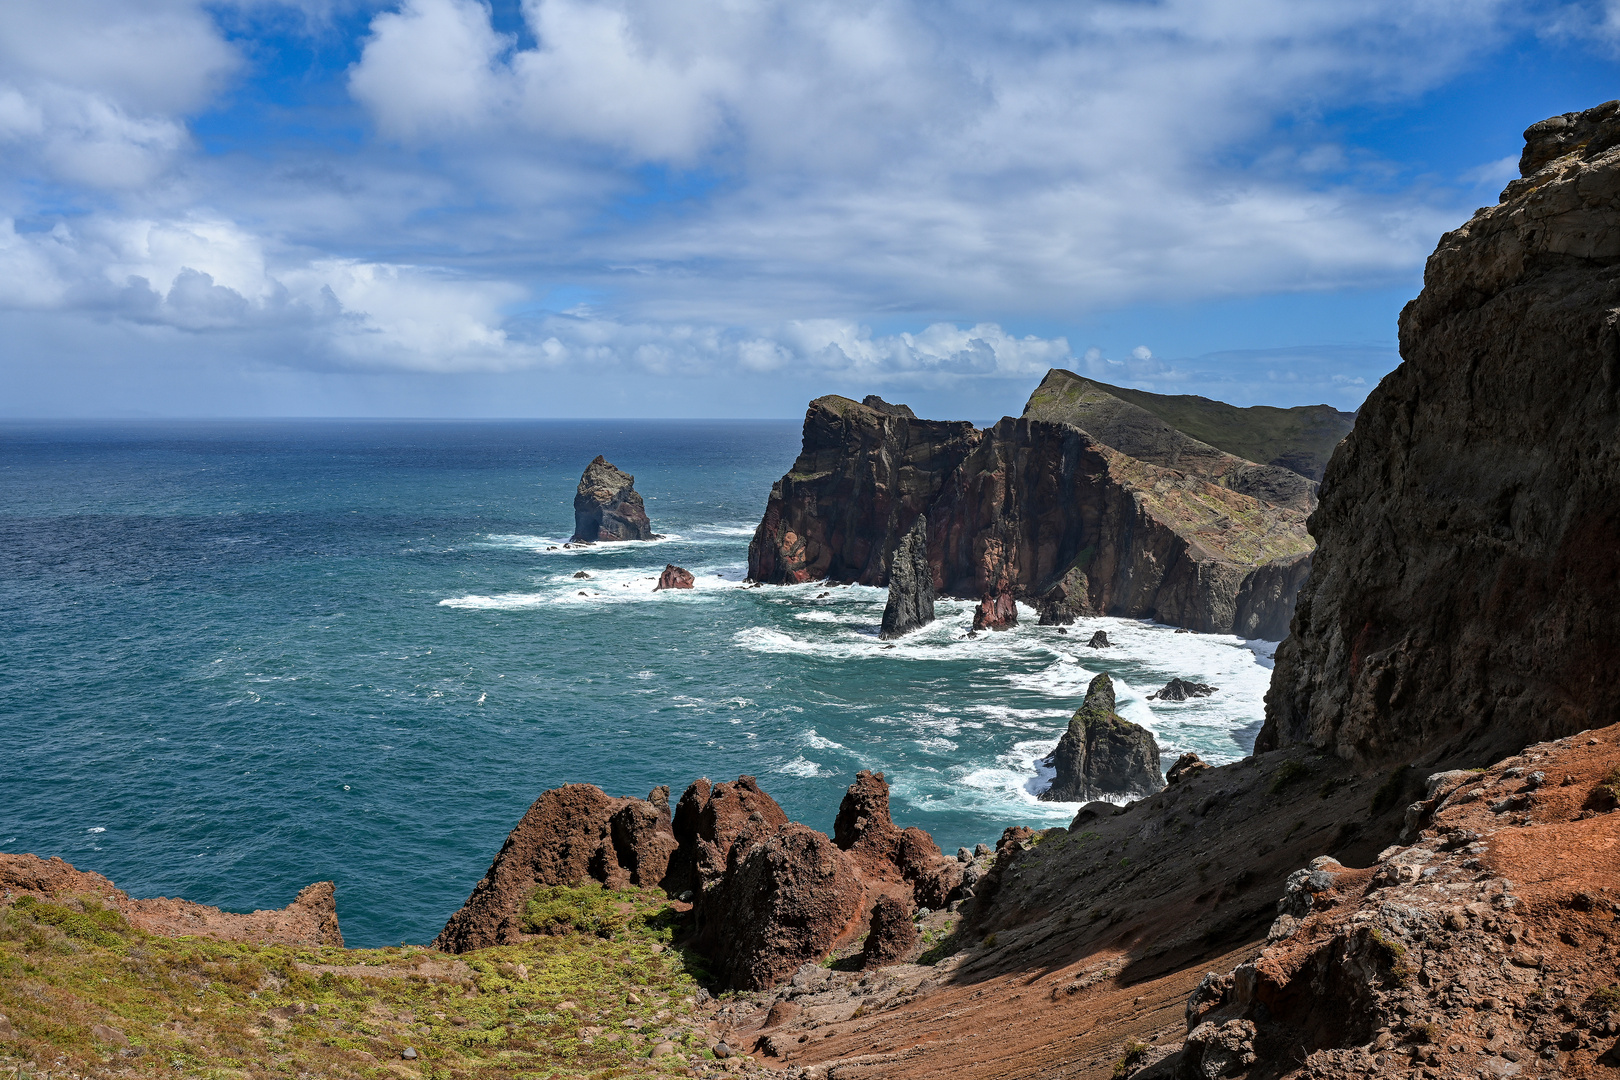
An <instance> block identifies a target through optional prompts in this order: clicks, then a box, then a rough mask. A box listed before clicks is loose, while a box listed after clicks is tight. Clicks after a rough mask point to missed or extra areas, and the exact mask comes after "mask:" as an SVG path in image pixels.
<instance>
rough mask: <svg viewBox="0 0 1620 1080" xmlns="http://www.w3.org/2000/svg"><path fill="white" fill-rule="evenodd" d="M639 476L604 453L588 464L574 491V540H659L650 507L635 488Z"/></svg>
mask: <svg viewBox="0 0 1620 1080" xmlns="http://www.w3.org/2000/svg"><path fill="white" fill-rule="evenodd" d="M635 483H636V478H635V477H633V476H631V475H630V474H629V473H626V472H622V471H620V470H619V469H618V468H616V467H615V466H613V465H611V464H609V463H608V461H607V459H605V458H604V457H602V455H601V454H598V455H596V458H595V459H594V460H593V461H592V462H591V463H590V464H589V465H587V466H585V473H584V475H583V476H581V477H580V478H579V490H578V491H576V492H575V493H574V535H573V536H572V537H571V538H570V539H571V540H572V542H573V543H576V544H578V543H586V544H594V543H597V542H599V541H618V540H656V539H658V534H657V533H655V532H653V531H652V524H651V523H650V522H649V521H648V520H647V509H646V507H645V506H644V505H643V503H642V501H641V495H640V494H639V493H638V492H637V491H636V488H635Z"/></svg>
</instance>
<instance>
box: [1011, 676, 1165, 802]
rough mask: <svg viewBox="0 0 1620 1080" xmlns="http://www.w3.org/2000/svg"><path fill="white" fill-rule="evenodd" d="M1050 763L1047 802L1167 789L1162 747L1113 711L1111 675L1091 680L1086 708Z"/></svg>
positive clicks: (1043, 796)
mask: <svg viewBox="0 0 1620 1080" xmlns="http://www.w3.org/2000/svg"><path fill="white" fill-rule="evenodd" d="M1047 761H1048V763H1049V764H1050V765H1051V766H1052V767H1053V768H1055V769H1056V770H1057V776H1056V777H1054V778H1053V780H1052V786H1051V787H1049V788H1047V789H1046V790H1045V791H1043V792H1041V794H1040V798H1041V799H1043V800H1045V801H1047V802H1089V801H1091V800H1093V799H1102V798H1106V797H1109V796H1114V797H1118V796H1136V797H1141V796H1144V795H1151V794H1153V793H1154V792H1155V791H1158V790H1159V789H1161V788H1163V787H1164V777H1163V775H1162V774H1161V773H1160V772H1159V744H1158V743H1157V742H1156V741H1154V738H1153V733H1152V732H1151V731H1149V730H1148V729H1147V728H1145V727H1142V726H1141V725H1139V724H1133V723H1131V722H1130V721H1129V720H1126V719H1125V718H1124V717H1122V716H1120V715H1119V714H1118V713H1116V712H1115V711H1114V681H1113V680H1112V679H1110V678H1109V677H1108V676H1107V675H1106V674H1105V675H1098V676H1097V677H1096V678H1095V679H1092V680H1091V685H1090V686H1089V687H1087V688H1086V700H1085V703H1084V704H1082V705H1081V706H1080V708H1078V709H1076V710H1075V714H1074V718H1073V719H1071V720H1070V721H1069V730H1067V731H1065V732H1064V733H1063V736H1062V738H1060V739H1058V744H1057V749H1056V750H1054V751H1052V755H1051V757H1049V758H1048V759H1047Z"/></svg>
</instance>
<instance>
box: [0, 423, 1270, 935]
mask: <svg viewBox="0 0 1620 1080" xmlns="http://www.w3.org/2000/svg"><path fill="white" fill-rule="evenodd" d="M798 443H799V424H798V423H797V422H683V423H659V422H645V421H638V422H608V421H589V422H587V421H580V422H522V423H517V422H514V423H493V422H480V423H429V422H332V421H319V422H314V421H312V422H297V421H288V422H273V423H270V422H266V423H259V422H232V423H171V422H164V423H158V422H151V423H104V424H65V423H64V424H19V423H11V424H5V425H0V627H3V630H0V850H4V851H13V852H15V851H31V852H34V853H36V854H39V855H60V856H62V857H63V858H66V859H67V860H69V861H70V862H72V863H74V864H75V865H77V866H79V867H80V868H82V869H88V870H95V871H99V872H101V873H104V874H106V875H108V876H109V877H111V878H113V880H114V881H116V882H117V883H118V884H119V885H120V886H121V887H123V888H125V889H126V890H128V891H129V892H131V893H132V894H134V895H137V896H155V895H170V896H185V897H186V898H188V899H192V900H197V901H201V902H204V903H209V904H216V905H220V906H222V907H225V908H228V909H233V910H250V909H253V908H258V907H279V906H281V905H283V904H285V903H287V902H288V901H289V900H290V899H291V898H292V895H293V893H294V892H295V891H296V890H297V889H299V888H300V887H302V886H303V885H306V884H308V883H309V882H311V881H315V880H319V879H324V878H330V879H333V880H335V881H336V882H337V884H338V911H339V917H340V920H341V922H342V926H343V930H344V934H345V936H346V938H347V939H348V941H349V942H350V944H353V945H361V946H366V945H381V944H393V943H397V942H400V941H411V942H425V941H427V940H428V939H429V938H431V937H432V936H433V935H434V934H435V933H437V931H438V929H439V928H440V926H442V925H443V923H444V920H445V918H446V917H447V916H448V915H449V914H450V913H451V912H452V911H453V910H455V908H456V907H457V906H458V905H459V904H460V903H461V902H462V900H463V899H465V897H466V895H467V893H468V891H469V890H470V889H471V887H472V885H473V884H474V883H475V882H476V881H477V880H478V878H479V877H480V875H481V874H482V873H483V871H484V869H485V868H486V867H487V866H488V864H489V860H490V858H491V857H492V856H493V854H494V853H495V851H496V850H497V849H498V848H499V847H500V844H501V841H502V839H503V838H504V837H505V835H506V833H507V831H508V830H509V829H510V828H511V827H512V825H513V824H515V823H516V821H517V819H518V818H519V817H520V816H521V815H522V813H523V811H524V810H525V808H527V806H528V804H529V803H530V802H531V801H532V800H533V799H534V798H535V796H536V795H538V794H539V793H540V792H541V791H542V790H544V789H546V788H548V787H553V786H556V785H558V784H562V783H567V782H570V781H587V782H591V783H595V784H599V785H601V786H602V787H604V788H605V789H607V790H608V791H609V792H611V793H614V794H636V795H643V794H645V793H646V792H647V791H648V790H649V789H650V788H652V787H653V786H654V785H657V784H668V785H670V787H671V788H672V790H673V791H674V792H676V793H677V794H678V793H679V791H680V790H681V789H682V788H683V787H684V786H685V785H686V784H687V783H689V782H690V781H691V780H692V779H694V778H696V777H697V776H700V775H703V776H709V777H711V778H714V779H729V778H732V777H735V776H737V775H738V774H740V773H751V774H754V775H756V776H757V777H758V778H759V780H760V783H761V785H762V786H763V787H764V788H765V789H766V790H767V791H769V792H770V793H771V794H772V795H773V796H775V797H776V799H777V800H778V801H779V802H781V803H782V805H783V806H784V808H785V809H786V810H787V811H788V813H789V814H790V815H792V816H793V817H794V818H796V819H799V820H803V821H805V822H807V823H809V824H811V825H814V826H816V827H818V828H822V829H830V828H831V824H832V818H833V814H834V812H835V811H836V809H837V806H838V800H839V797H840V796H841V795H842V792H843V789H844V787H845V786H846V785H847V784H848V783H849V782H850V779H851V777H852V776H853V774H854V773H855V771H856V770H857V769H860V768H873V769H881V770H884V771H886V772H887V773H888V775H889V778H890V780H891V782H892V783H893V789H894V812H895V817H896V819H897V821H898V822H899V823H900V824H901V825H902V826H904V825H920V826H922V827H923V828H925V829H928V830H929V831H930V832H932V833H933V834H934V836H935V838H936V839H937V840H938V841H939V842H940V844H941V846H942V847H944V848H945V849H946V850H947V851H954V850H955V848H956V847H957V846H958V845H961V844H968V845H971V844H974V843H977V842H979V841H988V840H993V839H994V838H995V837H996V836H998V835H999V834H1000V832H1001V830H1002V829H1003V828H1005V827H1006V826H1008V825H1012V824H1031V825H1049V824H1060V823H1064V822H1066V821H1067V820H1068V818H1069V817H1070V816H1072V814H1073V811H1074V807H1072V806H1063V805H1051V804H1043V803H1039V802H1037V801H1036V800H1035V799H1034V797H1033V794H1032V793H1031V791H1032V788H1034V787H1035V786H1037V785H1038V783H1039V781H1038V778H1037V771H1038V769H1037V765H1036V761H1037V759H1038V758H1039V757H1040V756H1042V755H1044V754H1045V753H1046V752H1047V751H1049V750H1050V749H1051V747H1052V746H1053V745H1054V744H1055V742H1056V738H1057V735H1058V734H1059V733H1060V732H1061V730H1062V728H1063V726H1064V725H1065V723H1066V722H1067V719H1068V716H1069V714H1070V713H1071V712H1072V711H1073V709H1074V708H1075V706H1076V705H1077V704H1078V701H1079V699H1080V697H1081V696H1082V695H1083V694H1084V691H1085V686H1086V683H1087V682H1088V681H1089V679H1090V678H1091V676H1092V675H1093V674H1095V673H1097V672H1100V671H1108V672H1110V673H1112V674H1114V675H1115V677H1116V679H1118V680H1119V681H1120V682H1121V684H1122V685H1121V691H1122V705H1121V711H1122V712H1123V713H1124V714H1125V715H1126V716H1127V717H1129V718H1131V719H1133V720H1136V721H1137V722H1139V723H1144V724H1147V725H1148V726H1149V727H1151V728H1152V729H1153V730H1154V731H1155V732H1156V733H1157V735H1158V737H1159V740H1160V743H1161V745H1162V747H1163V749H1164V751H1165V754H1166V756H1167V759H1172V760H1173V757H1174V755H1175V754H1177V753H1179V752H1181V751H1182V750H1185V749H1189V748H1192V749H1197V750H1198V751H1199V752H1200V753H1201V754H1203V755H1204V756H1205V757H1206V759H1209V760H1212V761H1217V762H1219V761H1229V760H1232V759H1234V758H1236V757H1239V756H1242V755H1243V754H1244V753H1246V752H1247V751H1248V748H1249V746H1250V745H1252V742H1253V738H1254V733H1255V731H1256V730H1257V729H1258V724H1259V720H1260V718H1261V715H1262V704H1261V702H1262V697H1263V695H1264V692H1265V687H1266V683H1267V681H1268V679H1269V677H1270V670H1269V668H1270V661H1269V654H1270V647H1269V646H1268V645H1267V644H1265V643H1260V642H1250V643H1245V642H1242V641H1240V640H1239V639H1236V638H1230V637H1218V636H1208V635H1196V634H1176V633H1174V632H1173V631H1172V630H1171V629H1170V628H1168V627H1161V626H1154V625H1151V624H1147V623H1141V622H1136V621H1131V620H1118V619H1096V620H1089V621H1086V622H1084V623H1082V624H1081V625H1080V626H1077V627H1073V628H1071V630H1070V633H1069V634H1068V635H1059V634H1057V633H1056V631H1055V630H1053V629H1051V628H1047V627H1036V626H1034V625H1033V619H1032V618H1031V619H1030V620H1029V621H1028V622H1026V623H1025V624H1024V625H1021V626H1020V627H1019V628H1018V629H1016V630H1014V631H1011V632H1009V633H1005V634H992V635H983V636H981V637H980V638H978V639H977V640H971V641H970V640H967V639H966V637H965V634H966V630H967V627H968V623H969V622H970V620H971V605H969V604H967V603H961V602H942V603H941V605H940V614H941V618H940V620H939V621H938V622H937V623H935V624H934V625H933V626H931V627H929V628H926V629H925V630H923V631H920V632H918V633H917V634H915V635H912V636H909V637H908V638H906V639H904V640H903V641H902V642H901V643H899V644H898V645H897V647H894V648H888V647H887V646H886V643H883V642H880V641H878V640H877V636H876V635H877V626H878V622H879V619H880V617H881V614H882V608H883V600H884V594H883V593H882V592H881V591H879V590H876V589H866V588H826V587H823V586H820V585H805V586H794V587H789V588H770V587H767V588H759V589H746V588H743V587H742V584H743V583H742V578H743V576H744V574H745V571H746V565H747V548H748V540H749V537H750V536H751V535H752V533H753V528H754V525H755V524H756V523H757V522H758V520H759V517H760V515H761V514H762V512H763V510H764V506H765V500H766V496H767V494H768V492H769V489H770V485H771V483H772V481H774V480H775V479H776V478H777V477H779V476H780V475H781V474H782V473H783V472H784V471H785V470H786V468H787V466H788V465H789V464H790V463H791V462H792V460H793V458H794V456H795V454H796V453H797V450H798ZM597 453H603V454H605V455H606V456H607V458H608V459H609V460H610V461H612V462H614V463H615V464H617V465H619V466H620V467H621V468H623V469H625V470H627V471H629V472H632V473H634V474H635V475H636V481H637V482H636V486H637V489H638V490H639V491H641V492H642V494H643V495H644V496H645V498H646V501H647V509H648V513H649V516H650V517H651V518H652V521H653V524H654V527H655V528H656V529H658V530H659V531H660V532H663V533H666V534H667V537H666V539H664V540H662V541H657V542H654V543H650V544H625V545H602V546H597V547H593V548H589V549H584V550H565V549H562V548H561V547H560V545H561V543H562V542H563V541H564V540H565V539H566V538H567V536H568V535H569V533H570V532H571V531H572V527H573V511H572V500H573V493H574V485H575V484H576V483H577V482H578V478H579V473H580V471H581V469H582V468H583V467H584V465H585V463H586V462H587V461H589V460H590V459H591V458H592V457H593V456H594V455H596V454H597ZM553 548H555V549H554V550H553ZM666 562H673V563H676V564H678V565H681V566H684V567H686V568H688V569H689V570H691V571H692V572H693V573H694V574H696V575H697V581H698V588H697V589H695V590H693V591H691V592H663V593H656V594H655V593H653V592H652V591H651V590H652V586H653V583H654V581H655V579H656V577H657V574H658V572H659V571H660V570H661V569H662V568H663V566H664V564H665V563H666ZM580 571H584V572H585V573H586V574H588V575H590V576H589V577H588V578H583V579H582V578H576V577H575V576H574V575H575V574H576V573H577V572H580ZM823 594H825V595H823ZM1024 614H1025V615H1032V613H1030V612H1028V611H1026V612H1024ZM1097 628H1103V629H1106V630H1107V631H1108V633H1109V635H1110V637H1112V638H1113V639H1114V640H1115V641H1116V642H1117V643H1118V645H1117V647H1116V648H1114V649H1111V650H1107V651H1103V652H1098V651H1094V650H1090V649H1087V648H1085V647H1084V642H1085V640H1086V639H1087V638H1088V637H1089V636H1090V634H1091V632H1092V630H1093V629H1097ZM1175 675H1180V676H1184V677H1196V678H1199V679H1201V680H1203V681H1205V682H1211V683H1214V684H1216V685H1217V686H1219V687H1220V688H1221V690H1220V692H1219V693H1218V694H1216V695H1215V696H1214V697H1213V698H1210V699H1208V700H1207V701H1202V702H1195V703H1188V704H1185V705H1164V706H1160V705H1158V704H1157V703H1152V704H1151V705H1150V703H1148V702H1146V701H1145V700H1144V697H1145V695H1146V694H1147V693H1149V692H1151V691H1152V690H1154V689H1156V688H1157V687H1158V686H1160V685H1162V684H1163V683H1164V682H1165V681H1166V680H1167V679H1169V678H1170V677H1171V676H1175Z"/></svg>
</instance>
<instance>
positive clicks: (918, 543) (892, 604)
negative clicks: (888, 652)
mask: <svg viewBox="0 0 1620 1080" xmlns="http://www.w3.org/2000/svg"><path fill="white" fill-rule="evenodd" d="M933 621H934V572H933V571H932V570H931V569H929V566H928V519H927V518H926V517H924V516H923V515H922V514H918V515H917V520H916V521H914V522H912V524H911V528H910V529H909V530H907V532H906V535H905V537H904V539H902V540H901V541H900V546H899V547H897V548H896V549H895V552H894V558H893V559H892V560H891V561H890V563H889V602H888V603H887V604H885V605H884V607H883V626H882V629H881V630H880V631H879V633H878V637H880V638H882V639H883V640H885V641H887V640H889V639H890V638H897V637H900V636H901V635H902V634H909V633H911V631H913V630H916V629H919V628H920V627H924V626H927V625H928V624H929V623H931V622H933Z"/></svg>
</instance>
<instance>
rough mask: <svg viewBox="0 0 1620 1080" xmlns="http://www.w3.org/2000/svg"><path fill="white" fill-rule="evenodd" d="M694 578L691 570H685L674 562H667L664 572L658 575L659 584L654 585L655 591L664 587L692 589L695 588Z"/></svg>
mask: <svg viewBox="0 0 1620 1080" xmlns="http://www.w3.org/2000/svg"><path fill="white" fill-rule="evenodd" d="M694 580H695V579H694V578H693V577H692V572H691V571H690V570H683V569H681V568H680V567H679V566H676V565H675V564H674V563H667V564H665V566H664V572H663V573H662V574H659V575H658V584H657V585H654V586H653V592H659V591H661V590H663V589H690V588H694V587H695V586H694Z"/></svg>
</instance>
